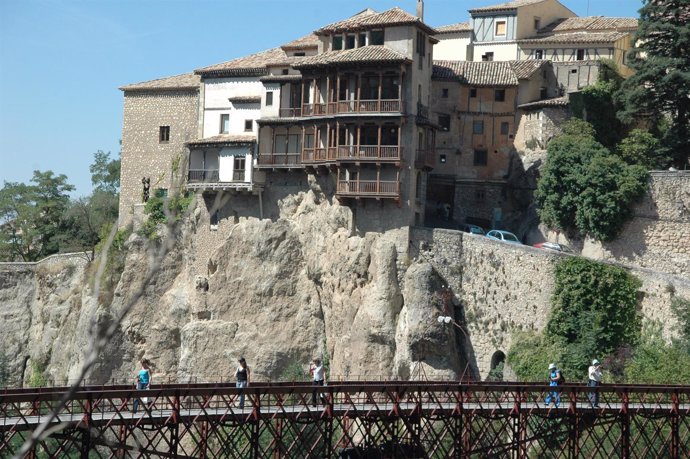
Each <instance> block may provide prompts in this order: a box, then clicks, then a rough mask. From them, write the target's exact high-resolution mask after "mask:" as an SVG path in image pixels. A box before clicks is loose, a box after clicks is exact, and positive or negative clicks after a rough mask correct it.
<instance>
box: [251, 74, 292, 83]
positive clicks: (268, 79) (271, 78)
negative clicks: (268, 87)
mask: <svg viewBox="0 0 690 459" xmlns="http://www.w3.org/2000/svg"><path fill="white" fill-rule="evenodd" d="M301 80H302V75H265V76H262V77H260V78H259V81H261V82H264V83H277V82H281V81H301Z"/></svg>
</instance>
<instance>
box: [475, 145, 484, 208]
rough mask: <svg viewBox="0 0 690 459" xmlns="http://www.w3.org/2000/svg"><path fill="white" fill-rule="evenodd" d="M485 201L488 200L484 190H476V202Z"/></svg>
mask: <svg viewBox="0 0 690 459" xmlns="http://www.w3.org/2000/svg"><path fill="white" fill-rule="evenodd" d="M484 153H486V152H484ZM484 199H486V193H485V192H484V190H474V200H475V201H483V200H484Z"/></svg>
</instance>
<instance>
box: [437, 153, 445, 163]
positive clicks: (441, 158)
mask: <svg viewBox="0 0 690 459" xmlns="http://www.w3.org/2000/svg"><path fill="white" fill-rule="evenodd" d="M438 160H439V162H440V163H441V164H446V155H441V156H439V157H438Z"/></svg>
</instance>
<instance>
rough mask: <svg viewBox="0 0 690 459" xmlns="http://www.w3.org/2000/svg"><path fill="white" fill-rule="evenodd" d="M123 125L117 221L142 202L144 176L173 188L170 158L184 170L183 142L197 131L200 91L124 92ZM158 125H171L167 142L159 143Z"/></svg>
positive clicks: (128, 218)
mask: <svg viewBox="0 0 690 459" xmlns="http://www.w3.org/2000/svg"><path fill="white" fill-rule="evenodd" d="M124 99H125V101H124V117H123V118H124V124H123V127H122V170H121V174H120V212H119V214H120V221H119V225H120V226H121V227H122V226H126V225H128V224H129V223H130V222H131V221H132V206H133V205H135V204H138V203H141V202H142V192H143V188H142V183H141V179H142V178H143V177H150V179H151V193H153V190H154V189H156V188H166V189H170V188H172V186H173V185H172V176H173V173H172V172H173V160H174V159H175V158H178V157H179V158H180V160H179V163H178V166H177V167H178V170H179V171H180V173H182V172H183V171H185V170H186V169H187V148H186V147H185V142H188V141H190V140H194V139H195V138H196V134H197V124H198V119H197V118H198V106H199V93H198V91H197V90H186V91H184V90H171V91H132V92H125V97H124ZM161 126H170V141H169V142H167V143H161V142H159V129H160V127H161Z"/></svg>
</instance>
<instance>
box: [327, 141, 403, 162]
mask: <svg viewBox="0 0 690 459" xmlns="http://www.w3.org/2000/svg"><path fill="white" fill-rule="evenodd" d="M402 148H403V147H400V146H398V145H344V146H340V147H338V158H337V159H338V160H341V161H342V160H374V161H380V160H392V161H393V160H398V161H399V160H400V159H402Z"/></svg>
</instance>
